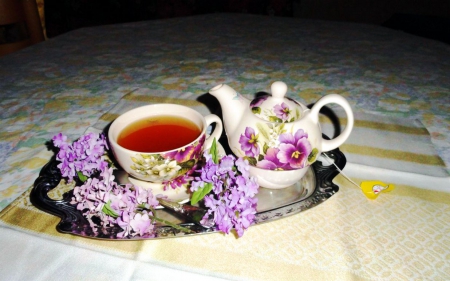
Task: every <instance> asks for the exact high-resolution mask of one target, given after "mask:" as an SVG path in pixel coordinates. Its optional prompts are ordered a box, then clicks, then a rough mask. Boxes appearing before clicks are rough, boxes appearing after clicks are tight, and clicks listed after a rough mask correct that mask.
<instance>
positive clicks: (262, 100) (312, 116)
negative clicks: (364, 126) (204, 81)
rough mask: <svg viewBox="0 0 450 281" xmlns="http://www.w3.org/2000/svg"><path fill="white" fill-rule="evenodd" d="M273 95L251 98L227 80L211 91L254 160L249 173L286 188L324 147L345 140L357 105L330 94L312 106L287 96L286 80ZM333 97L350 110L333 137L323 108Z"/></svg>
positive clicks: (230, 133) (235, 139) (236, 144)
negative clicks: (326, 135) (322, 120)
mask: <svg viewBox="0 0 450 281" xmlns="http://www.w3.org/2000/svg"><path fill="white" fill-rule="evenodd" d="M271 92H272V96H269V95H266V96H260V97H257V98H256V99H254V100H253V101H249V100H248V99H246V98H245V97H243V96H242V95H240V94H239V93H238V92H236V91H235V90H233V89H232V88H231V87H229V86H228V85H225V84H220V85H217V86H216V87H214V88H212V89H211V90H210V91H209V93H210V94H211V95H213V96H214V97H216V98H217V99H218V100H219V103H220V105H221V107H222V113H223V124H224V127H225V132H226V134H227V137H228V143H229V146H230V149H231V150H232V151H233V153H234V154H235V155H236V156H238V157H244V158H245V159H247V160H248V161H249V163H250V174H251V175H253V176H255V177H257V179H258V182H259V184H260V185H261V186H263V187H267V188H284V187H287V186H290V185H292V184H295V183H296V182H298V181H299V180H300V179H301V178H302V177H303V176H304V174H305V173H306V171H307V169H308V167H309V166H310V165H311V164H312V163H314V162H315V161H316V160H317V157H318V156H319V155H320V153H322V152H326V151H330V150H333V149H335V148H337V147H338V146H340V145H341V144H343V143H344V142H345V141H346V140H347V138H348V137H349V135H350V132H351V131H352V129H353V122H354V119H353V112H352V109H351V107H350V105H349V103H348V102H347V100H346V99H344V98H343V97H342V96H340V95H337V94H330V95H327V96H324V97H322V98H321V99H319V100H318V101H317V102H316V103H315V104H314V106H313V107H312V108H311V109H309V108H307V107H306V106H305V105H303V104H300V103H299V102H297V101H295V100H293V99H290V98H288V97H285V95H286V92H287V85H286V84H285V83H284V82H281V81H277V82H274V83H273V84H272V86H271ZM330 103H335V104H338V105H340V106H342V107H343V109H344V111H345V113H346V115H347V125H346V126H345V129H344V131H343V132H342V133H341V134H340V135H339V136H338V137H336V138H335V139H333V140H326V139H323V138H322V130H321V128H320V124H319V111H320V109H321V108H322V107H323V106H324V105H326V104H330Z"/></svg>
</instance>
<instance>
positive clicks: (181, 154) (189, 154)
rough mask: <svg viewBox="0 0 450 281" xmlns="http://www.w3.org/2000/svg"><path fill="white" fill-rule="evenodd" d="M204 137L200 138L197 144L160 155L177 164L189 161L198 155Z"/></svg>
mask: <svg viewBox="0 0 450 281" xmlns="http://www.w3.org/2000/svg"><path fill="white" fill-rule="evenodd" d="M204 142H205V137H202V138H201V139H200V140H199V142H198V143H197V144H193V145H189V146H187V147H185V148H182V149H179V150H175V151H172V152H168V153H165V154H164V155H162V156H163V157H164V158H166V159H173V160H175V161H177V163H183V162H186V161H189V160H191V159H194V158H197V156H199V155H200V153H201V152H202V148H203V143H204Z"/></svg>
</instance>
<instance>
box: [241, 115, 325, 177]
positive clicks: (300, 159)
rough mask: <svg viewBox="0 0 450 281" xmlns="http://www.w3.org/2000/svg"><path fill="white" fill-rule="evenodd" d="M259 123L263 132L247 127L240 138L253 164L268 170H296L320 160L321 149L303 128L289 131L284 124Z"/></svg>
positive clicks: (242, 146) (243, 148) (246, 156)
mask: <svg viewBox="0 0 450 281" xmlns="http://www.w3.org/2000/svg"><path fill="white" fill-rule="evenodd" d="M280 119H281V118H280ZM256 126H257V130H258V132H259V133H256V130H255V129H254V128H252V127H246V128H245V132H244V133H243V134H241V135H240V138H239V144H240V148H241V150H242V151H243V152H244V153H245V157H244V158H245V159H247V160H248V161H249V163H250V164H251V165H253V166H256V167H259V168H263V169H268V170H295V169H302V168H305V167H307V166H309V165H311V164H312V163H313V162H314V161H315V160H316V158H317V155H318V149H317V148H313V147H312V146H311V143H310V142H309V140H308V134H307V133H306V132H305V131H303V129H298V130H297V131H296V132H294V133H292V132H287V131H286V129H285V126H284V124H283V123H282V124H266V123H257V124H256Z"/></svg>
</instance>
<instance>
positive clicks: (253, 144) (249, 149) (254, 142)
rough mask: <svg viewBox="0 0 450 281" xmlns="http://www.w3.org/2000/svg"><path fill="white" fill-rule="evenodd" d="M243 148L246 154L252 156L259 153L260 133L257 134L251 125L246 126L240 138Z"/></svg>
mask: <svg viewBox="0 0 450 281" xmlns="http://www.w3.org/2000/svg"><path fill="white" fill-rule="evenodd" d="M239 143H240V144H241V149H242V150H243V151H244V152H245V155H247V156H250V157H256V156H258V155H259V145H258V135H256V134H255V130H253V129H252V128H250V127H246V128H245V134H243V135H241V137H240V138H239Z"/></svg>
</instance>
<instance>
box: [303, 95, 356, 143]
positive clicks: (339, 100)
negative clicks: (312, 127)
mask: <svg viewBox="0 0 450 281" xmlns="http://www.w3.org/2000/svg"><path fill="white" fill-rule="evenodd" d="M329 103H335V104H338V105H340V106H341V107H342V108H343V109H344V111H345V114H346V115H347V125H346V126H345V129H344V131H343V132H342V133H341V134H340V135H339V136H337V137H336V138H334V139H332V140H326V139H323V138H322V152H326V151H330V150H333V149H335V148H338V147H339V146H340V145H341V144H343V143H344V142H345V141H346V140H347V139H348V137H349V136H350V133H351V131H352V129H353V124H354V118H353V111H352V109H351V107H350V104H349V103H348V101H347V100H346V99H345V98H343V97H342V96H340V95H337V94H330V95H327V96H324V97H323V98H321V99H320V100H318V101H317V102H316V103H315V104H314V106H313V107H312V108H311V111H310V116H311V119H312V121H313V122H314V123H315V124H317V125H318V124H319V111H320V109H321V108H322V107H323V106H325V105H326V104H329Z"/></svg>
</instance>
